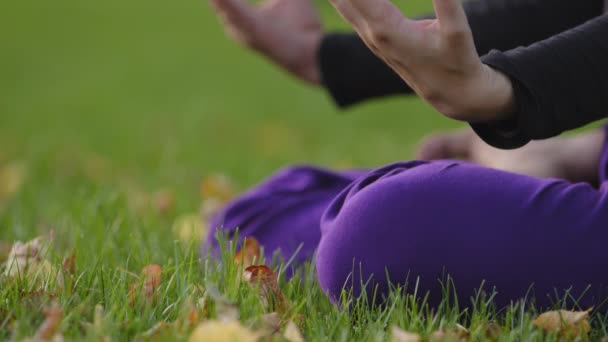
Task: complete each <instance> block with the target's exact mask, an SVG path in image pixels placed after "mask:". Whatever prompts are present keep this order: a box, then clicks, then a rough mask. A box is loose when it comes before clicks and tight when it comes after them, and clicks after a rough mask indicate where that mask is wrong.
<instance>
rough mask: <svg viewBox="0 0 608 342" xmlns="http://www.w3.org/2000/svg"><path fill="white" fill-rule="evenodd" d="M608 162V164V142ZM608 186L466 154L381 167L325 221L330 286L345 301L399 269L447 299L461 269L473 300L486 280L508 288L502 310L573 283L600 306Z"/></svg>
mask: <svg viewBox="0 0 608 342" xmlns="http://www.w3.org/2000/svg"><path fill="white" fill-rule="evenodd" d="M602 160H603V163H608V154H607V153H606V149H605V150H604V158H603V159H602ZM606 169H607V166H606V165H604V166H603V169H602V170H603V173H601V178H602V180H604V181H605V173H606ZM604 184H605V185H603V186H602V187H601V188H600V189H599V190H598V189H596V188H593V187H592V186H591V185H589V184H586V183H578V184H573V183H569V182H567V181H563V180H558V179H540V178H534V177H530V176H524V175H519V174H514V173H508V172H503V171H498V170H494V169H489V168H485V167H482V166H479V165H474V164H468V163H464V162H459V161H433V162H422V161H410V162H402V163H395V164H392V165H389V166H386V167H383V168H380V169H377V170H375V171H372V172H370V173H368V174H367V175H366V176H363V177H360V178H358V179H357V180H355V181H354V182H353V183H351V184H350V185H349V186H348V187H347V188H346V189H344V190H343V191H342V192H341V193H340V194H339V195H338V196H337V197H336V198H335V199H334V201H333V202H332V203H331V204H330V205H329V207H328V209H327V210H326V212H325V213H324V215H323V217H322V220H321V233H322V238H321V242H320V245H319V249H318V254H317V259H316V264H317V270H318V276H319V281H320V284H321V286H322V287H323V289H324V291H326V293H327V294H328V295H329V296H330V298H331V299H332V300H333V301H336V300H337V299H338V296H339V295H340V292H341V291H342V290H343V289H346V290H352V291H353V292H354V295H358V294H360V293H361V283H362V282H366V281H368V280H371V281H370V282H369V284H370V286H371V285H372V284H373V285H374V286H377V288H376V289H377V290H378V291H379V292H378V293H380V294H383V293H386V292H387V291H388V288H389V282H388V281H387V275H388V277H389V279H390V282H391V283H401V284H403V283H405V282H406V281H407V282H408V283H409V290H410V291H411V290H413V286H414V283H415V282H416V280H417V279H418V281H419V283H418V290H419V293H420V292H421V291H422V292H427V291H428V293H429V301H430V303H431V304H437V303H438V302H439V301H440V300H441V297H442V293H441V285H440V281H439V280H440V279H443V278H444V275H445V274H449V275H450V276H451V277H452V278H453V280H454V283H455V287H456V292H457V294H458V297H459V300H460V301H461V303H462V302H463V301H466V302H468V300H469V298H470V296H472V295H474V290H475V289H477V288H479V287H480V285H481V284H482V281H483V282H485V285H484V288H485V289H486V290H488V289H490V290H491V289H492V288H493V287H495V288H496V291H497V296H496V303H497V305H499V306H503V305H506V304H508V303H509V302H510V301H511V300H516V299H519V298H522V297H524V296H526V294H528V293H530V294H533V295H534V297H535V299H536V303H537V304H539V305H541V306H546V305H549V304H551V303H552V301H553V300H554V299H555V298H556V297H558V296H563V294H564V293H565V292H566V291H567V290H571V292H570V293H571V294H572V295H573V296H575V297H576V296H579V295H581V294H583V293H586V295H585V296H584V298H583V300H582V301H581V302H580V304H581V305H592V304H597V303H598V301H599V299H603V298H600V294H601V292H602V291H603V290H604V288H605V286H606V285H608V273H606V272H605V270H606V269H608V253H606V245H607V244H608V183H604ZM588 287H589V289H588V290H587V288H588ZM530 289H532V291H533V292H529V291H530ZM369 290H370V291H371V287H370V288H369ZM585 291H586V292H585ZM368 293H369V292H368Z"/></svg>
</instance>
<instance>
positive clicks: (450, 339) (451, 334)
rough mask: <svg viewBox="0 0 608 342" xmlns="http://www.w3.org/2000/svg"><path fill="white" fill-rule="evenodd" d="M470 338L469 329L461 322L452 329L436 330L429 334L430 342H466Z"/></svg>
mask: <svg viewBox="0 0 608 342" xmlns="http://www.w3.org/2000/svg"><path fill="white" fill-rule="evenodd" d="M468 339H469V331H468V330H467V329H466V328H465V327H463V326H462V325H460V324H457V325H456V327H454V328H450V329H441V330H438V331H435V332H434V333H432V334H431V335H430V336H429V342H466V341H468Z"/></svg>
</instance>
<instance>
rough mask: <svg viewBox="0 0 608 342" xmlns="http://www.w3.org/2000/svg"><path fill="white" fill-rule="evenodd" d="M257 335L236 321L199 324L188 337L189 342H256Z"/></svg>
mask: <svg viewBox="0 0 608 342" xmlns="http://www.w3.org/2000/svg"><path fill="white" fill-rule="evenodd" d="M259 337H260V336H259V334H257V333H255V332H253V331H251V330H250V329H248V328H246V327H244V326H242V325H241V323H239V322H238V321H232V322H222V321H206V322H203V323H201V324H199V325H198V326H197V327H196V329H194V331H193V332H192V335H190V338H189V339H188V341H189V342H233V341H239V342H256V341H257V340H258V338H259Z"/></svg>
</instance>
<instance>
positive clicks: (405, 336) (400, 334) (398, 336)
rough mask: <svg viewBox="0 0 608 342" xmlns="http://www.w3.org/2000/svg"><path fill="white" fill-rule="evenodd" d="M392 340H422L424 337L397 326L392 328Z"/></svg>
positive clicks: (418, 341) (400, 341) (408, 341)
mask: <svg viewBox="0 0 608 342" xmlns="http://www.w3.org/2000/svg"><path fill="white" fill-rule="evenodd" d="M391 341H392V342H421V341H422V338H421V337H420V335H418V334H416V333H412V332H409V331H405V330H403V329H401V328H399V327H397V326H393V327H392V328H391Z"/></svg>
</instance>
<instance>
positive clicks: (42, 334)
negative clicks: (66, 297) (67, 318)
mask: <svg viewBox="0 0 608 342" xmlns="http://www.w3.org/2000/svg"><path fill="white" fill-rule="evenodd" d="M62 319H63V310H61V306H60V305H59V303H57V302H53V303H52V304H51V306H50V307H48V308H46V309H45V310H44V321H43V322H42V324H41V325H40V327H39V328H38V331H36V335H35V336H34V338H32V339H30V340H29V341H35V342H43V341H53V342H58V341H63V337H62V336H61V335H60V334H58V331H59V326H60V325H61V320H62Z"/></svg>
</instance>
